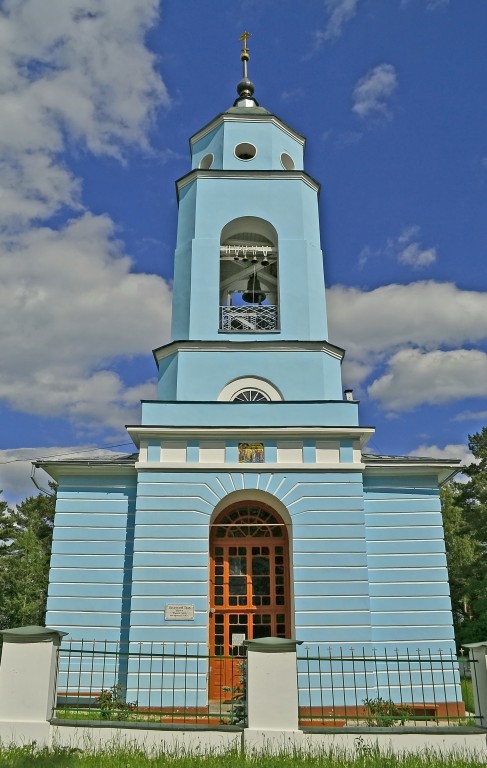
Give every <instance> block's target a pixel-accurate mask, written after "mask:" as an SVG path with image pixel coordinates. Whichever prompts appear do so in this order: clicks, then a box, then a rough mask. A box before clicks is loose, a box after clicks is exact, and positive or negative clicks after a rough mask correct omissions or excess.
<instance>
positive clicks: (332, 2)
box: [316, 0, 358, 42]
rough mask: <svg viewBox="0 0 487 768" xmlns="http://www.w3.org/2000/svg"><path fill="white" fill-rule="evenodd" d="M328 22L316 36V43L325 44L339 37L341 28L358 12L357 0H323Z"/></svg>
mask: <svg viewBox="0 0 487 768" xmlns="http://www.w3.org/2000/svg"><path fill="white" fill-rule="evenodd" d="M325 7H326V11H327V13H328V21H327V24H326V27H325V30H324V31H323V32H318V33H317V35H316V38H317V41H318V42H326V41H328V40H333V39H335V38H337V37H340V36H341V34H342V32H343V27H344V26H345V24H347V22H349V21H350V20H351V19H353V17H354V16H355V14H356V13H357V10H358V0H325Z"/></svg>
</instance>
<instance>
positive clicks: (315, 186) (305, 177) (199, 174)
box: [176, 168, 321, 203]
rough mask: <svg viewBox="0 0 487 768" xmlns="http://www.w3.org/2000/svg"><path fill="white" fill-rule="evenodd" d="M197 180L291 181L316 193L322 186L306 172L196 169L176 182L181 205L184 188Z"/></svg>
mask: <svg viewBox="0 0 487 768" xmlns="http://www.w3.org/2000/svg"><path fill="white" fill-rule="evenodd" d="M196 179H238V180H239V181H241V180H242V179H257V180H259V181H261V180H263V179H265V180H275V181H279V182H281V181H283V180H286V179H287V180H288V181H289V180H291V181H296V180H297V181H304V183H305V184H307V185H308V187H311V189H312V190H314V191H315V192H318V193H319V191H320V189H321V184H320V183H319V181H316V179H314V178H313V177H312V176H310V175H309V173H306V171H282V170H279V171H273V170H255V171H251V170H250V169H248V168H246V169H245V170H243V171H240V170H228V171H224V170H222V169H215V170H213V169H212V168H210V169H208V170H205V169H203V168H194V169H193V170H192V171H190V172H189V173H187V174H186V175H185V176H182V177H181V178H180V179H178V180H177V181H176V191H177V197H178V203H179V193H180V192H181V190H182V189H184V187H187V186H188V184H191V183H192V182H193V181H195V180H196Z"/></svg>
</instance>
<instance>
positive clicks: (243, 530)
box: [216, 507, 285, 539]
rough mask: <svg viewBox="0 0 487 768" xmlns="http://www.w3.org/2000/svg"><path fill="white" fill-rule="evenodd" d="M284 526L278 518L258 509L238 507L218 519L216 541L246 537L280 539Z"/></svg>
mask: <svg viewBox="0 0 487 768" xmlns="http://www.w3.org/2000/svg"><path fill="white" fill-rule="evenodd" d="M284 530H285V526H284V525H283V523H282V522H281V521H280V520H278V518H277V517H276V516H275V515H273V514H272V512H268V511H267V510H266V509H262V508H260V507H238V508H237V509H233V510H232V511H231V512H228V513H227V514H226V515H224V517H222V518H220V520H219V521H218V523H217V524H216V537H217V538H218V539H224V538H231V539H241V538H245V537H247V536H256V537H259V538H261V537H262V538H273V539H276V538H281V537H282V536H284Z"/></svg>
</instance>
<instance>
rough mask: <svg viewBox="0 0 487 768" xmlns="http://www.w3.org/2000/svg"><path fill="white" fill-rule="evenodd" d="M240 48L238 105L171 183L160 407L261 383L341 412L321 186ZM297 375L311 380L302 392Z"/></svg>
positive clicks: (212, 127) (200, 138)
mask: <svg viewBox="0 0 487 768" xmlns="http://www.w3.org/2000/svg"><path fill="white" fill-rule="evenodd" d="M247 37H248V35H246V33H245V34H244V35H243V36H242V39H243V43H244V44H243V49H242V55H241V59H242V63H243V78H242V80H241V81H240V82H239V84H238V86H237V94H238V96H237V99H236V100H235V102H234V104H233V106H232V107H230V108H229V109H227V110H226V111H225V112H223V113H221V114H220V115H218V116H217V117H216V118H215V119H214V120H212V121H211V122H210V123H208V124H207V125H206V126H204V127H203V128H202V129H201V130H200V131H198V132H197V133H196V134H195V135H194V136H193V137H192V138H191V140H190V147H191V170H190V171H189V173H187V174H186V175H185V176H183V178H181V179H179V181H178V182H177V195H178V204H179V219H178V234H177V245H176V252H175V268H174V291H173V320H172V340H171V343H170V344H169V345H167V346H166V347H164V348H161V349H159V350H156V353H155V354H156V359H157V361H158V364H159V373H160V379H159V387H158V397H159V399H160V400H161V401H162V400H174V401H181V400H186V401H201V400H203V401H207V400H208V401H217V400H219V399H221V393H222V391H224V388H225V386H226V385H227V384H228V383H229V382H231V381H233V380H236V379H239V378H241V377H244V378H249V377H261V378H264V379H265V380H266V381H268V382H269V384H270V385H272V386H273V387H274V388H275V390H276V391H279V392H280V393H281V399H282V400H302V401H307V400H313V401H316V400H328V401H330V400H337V401H341V400H342V383H341V375H340V363H341V359H342V356H343V352H342V350H339V349H338V348H337V347H334V346H333V345H330V344H329V343H328V340H327V335H328V330H327V321H326V306H325V284H324V276H323V255H322V252H321V247H320V230H319V216H318V195H319V184H318V182H316V181H315V180H314V179H313V178H312V177H311V176H310V175H309V174H308V173H306V171H305V170H304V148H305V139H304V137H303V136H301V135H300V134H299V133H297V132H296V131H295V130H294V129H293V128H291V127H290V126H288V125H287V124H286V123H284V122H283V121H282V120H280V119H279V118H278V117H277V116H276V115H273V114H272V113H270V112H269V111H268V110H266V109H264V108H263V107H261V106H259V104H258V103H257V101H256V99H255V98H254V85H253V84H252V82H251V81H250V80H249V79H248V73H247V63H248V57H249V53H248V48H247ZM183 358H184V363H183ZM303 363H304V364H305V369H303V368H302V365H303ZM294 367H296V368H295V370H296V369H297V368H299V369H301V370H302V371H304V370H307V374H306V378H305V382H306V383H305V385H304V386H303V382H302V381H301V383H300V384H299V387H296V385H295V384H296V382H295V383H293V373H292V371H293V368H294ZM325 370H326V373H325ZM308 374H309V375H308ZM203 381H204V384H203ZM202 384H203V386H202ZM264 394H265V393H264ZM354 407H355V406H354V405H352V409H353V408H354Z"/></svg>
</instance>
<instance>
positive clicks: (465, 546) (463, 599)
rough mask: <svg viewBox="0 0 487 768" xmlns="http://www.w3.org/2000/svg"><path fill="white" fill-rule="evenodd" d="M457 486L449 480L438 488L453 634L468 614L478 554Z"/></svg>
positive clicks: (469, 616) (468, 616)
mask: <svg viewBox="0 0 487 768" xmlns="http://www.w3.org/2000/svg"><path fill="white" fill-rule="evenodd" d="M458 489H459V484H457V483H450V484H448V485H445V486H443V488H442V489H441V507H442V514H443V527H444V531H445V545H446V557H447V562H448V578H449V581H450V594H451V601H452V611H453V624H454V626H455V634H456V636H457V637H458V634H459V632H460V630H461V627H462V626H463V624H464V623H465V621H468V620H470V619H471V618H472V607H471V606H472V600H473V597H474V593H473V583H474V580H475V565H476V562H477V558H478V555H479V551H478V550H479V547H478V543H477V541H476V540H475V538H474V536H473V535H472V533H471V531H470V529H469V526H468V524H467V521H466V519H465V515H464V511H463V508H462V506H461V504H460V500H459V495H460V491H459V490H458Z"/></svg>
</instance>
